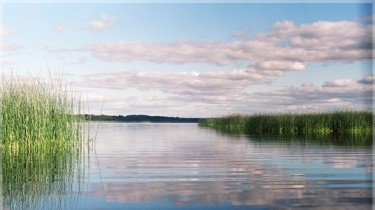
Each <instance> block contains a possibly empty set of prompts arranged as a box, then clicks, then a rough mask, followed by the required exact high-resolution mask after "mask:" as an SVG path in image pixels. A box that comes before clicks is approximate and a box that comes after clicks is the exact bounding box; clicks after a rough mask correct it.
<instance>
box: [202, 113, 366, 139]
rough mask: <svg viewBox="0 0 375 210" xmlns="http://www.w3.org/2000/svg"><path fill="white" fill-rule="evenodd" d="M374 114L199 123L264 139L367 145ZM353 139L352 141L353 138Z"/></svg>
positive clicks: (243, 118) (242, 117)
mask: <svg viewBox="0 0 375 210" xmlns="http://www.w3.org/2000/svg"><path fill="white" fill-rule="evenodd" d="M372 119H373V114H372V113H371V112H366V111H337V112H327V113H309V114H258V115H230V116H226V117H221V118H211V119H206V120H202V121H200V122H199V125H200V126H205V127H211V128H215V129H218V130H221V131H226V132H232V133H233V132H234V133H246V134H250V135H261V136H298V137H314V138H316V137H317V136H326V137H327V136H328V137H332V138H340V139H342V141H345V138H343V137H344V136H346V137H348V139H349V137H356V138H355V139H360V138H357V137H358V136H366V138H367V139H366V140H365V142H368V143H370V142H371V143H372V141H369V139H370V140H371V136H372V130H373V125H372V122H373V121H372ZM351 139H353V138H351Z"/></svg>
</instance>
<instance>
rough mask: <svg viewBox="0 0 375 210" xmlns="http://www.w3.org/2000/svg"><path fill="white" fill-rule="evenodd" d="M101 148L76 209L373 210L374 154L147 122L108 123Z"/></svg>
mask: <svg viewBox="0 0 375 210" xmlns="http://www.w3.org/2000/svg"><path fill="white" fill-rule="evenodd" d="M93 146H94V145H92V146H91V151H90V153H89V154H86V158H85V163H86V164H85V165H84V166H83V167H84V168H85V171H84V176H83V177H82V178H81V184H80V186H79V187H77V188H75V189H76V190H75V191H74V192H72V194H74V196H72V195H71V194H66V195H61V197H62V198H61V199H66V200H67V201H68V202H69V203H70V206H69V208H71V209H290V208H293V209H299V208H304V209H306V208H308V209H309V208H316V209H371V208H372V175H373V172H372V149H371V148H364V147H360V148H358V147H338V146H327V145H325V146H319V145H306V144H305V145H302V144H295V143H294V144H285V143H284V144H283V143H277V142H268V143H267V142H259V141H254V140H252V139H250V138H247V137H246V136H233V135H225V134H221V133H219V132H216V131H214V130H211V129H207V128H199V127H198V125H197V124H146V123H145V124H119V123H104V124H101V125H100V129H99V132H98V136H97V140H96V143H95V147H93ZM73 184H74V185H77V183H76V182H74V183H73ZM56 208H57V207H56ZM61 208H62V209H66V208H67V207H66V206H64V207H61ZM47 209H48V208H47Z"/></svg>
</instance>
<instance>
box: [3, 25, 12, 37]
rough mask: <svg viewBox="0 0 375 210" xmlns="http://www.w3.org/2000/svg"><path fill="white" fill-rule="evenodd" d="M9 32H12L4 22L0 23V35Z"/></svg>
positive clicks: (8, 33) (5, 34)
mask: <svg viewBox="0 0 375 210" xmlns="http://www.w3.org/2000/svg"><path fill="white" fill-rule="evenodd" d="M10 34H12V31H11V30H10V29H9V28H8V27H7V26H5V25H4V24H0V37H4V36H8V35H10Z"/></svg>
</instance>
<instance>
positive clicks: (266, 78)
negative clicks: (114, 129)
mask: <svg viewBox="0 0 375 210" xmlns="http://www.w3.org/2000/svg"><path fill="white" fill-rule="evenodd" d="M40 2H41V3H22V2H20V3H10V2H8V3H3V4H1V9H2V21H1V22H0V36H1V40H2V41H1V48H0V49H1V57H0V59H1V60H0V61H1V62H0V65H1V73H3V74H9V73H10V72H13V73H15V74H17V75H33V76H37V77H49V75H53V76H56V77H58V75H64V79H66V80H67V81H68V82H69V84H70V85H71V86H72V87H74V88H76V89H78V90H79V92H80V93H81V94H82V95H83V98H84V103H85V104H86V107H87V111H86V112H88V113H94V114H108V115H129V114H147V115H159V116H160V115H161V116H178V117H217V116H223V115H228V114H233V113H243V114H258V113H279V112H280V113H283V112H298V113H299V112H322V111H334V110H364V109H371V108H372V98H373V97H372V89H373V81H374V76H373V72H372V60H373V59H372V44H373V42H372V29H373V24H372V19H373V17H374V15H373V11H372V5H371V4H364V3H329V4H327V3H314V4H311V3H302V4H298V3H267V4H260V3H237V4H234V3H233V4H232V3H226V4H219V3H207V4H171V3H164V4H156V3H155V4H146V3H140V4H129V3H67V2H65V3H46V2H43V1H40Z"/></svg>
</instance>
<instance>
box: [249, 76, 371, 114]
mask: <svg viewBox="0 0 375 210" xmlns="http://www.w3.org/2000/svg"><path fill="white" fill-rule="evenodd" d="M370 77H373V76H372V75H371V76H367V77H365V78H364V79H361V80H358V81H355V80H348V79H336V80H332V81H326V82H325V83H324V84H323V85H322V86H317V85H314V84H312V83H307V84H303V85H302V86H300V87H288V88H284V89H279V90H274V91H269V92H256V93H251V94H249V95H247V98H251V101H254V102H255V103H256V101H262V102H261V103H262V106H263V107H264V108H265V109H267V110H268V111H273V112H274V111H276V110H279V111H290V109H293V110H300V111H304V112H306V111H307V112H308V111H324V110H335V109H359V110H361V109H370V108H371V106H372V100H373V98H372V90H373V85H372V84H369V83H366V82H363V81H365V80H366V78H367V79H368V78H370ZM366 81H367V80H366ZM258 105H259V104H258Z"/></svg>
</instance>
